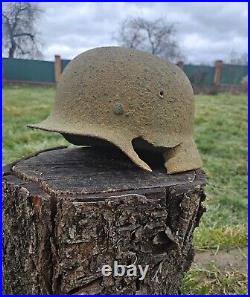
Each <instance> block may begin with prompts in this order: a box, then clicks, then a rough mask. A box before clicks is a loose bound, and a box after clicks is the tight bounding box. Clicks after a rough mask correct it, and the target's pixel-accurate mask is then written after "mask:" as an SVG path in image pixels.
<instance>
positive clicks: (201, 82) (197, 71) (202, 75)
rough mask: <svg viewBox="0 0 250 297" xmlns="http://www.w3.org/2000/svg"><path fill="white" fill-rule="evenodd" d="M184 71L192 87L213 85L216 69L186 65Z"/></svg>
mask: <svg viewBox="0 0 250 297" xmlns="http://www.w3.org/2000/svg"><path fill="white" fill-rule="evenodd" d="M183 71H184V72H185V73H186V75H187V77H188V78H189V80H190V81H191V83H192V85H196V86H210V85H212V83H213V77H214V67H212V66H205V65H191V64H186V65H184V66H183Z"/></svg>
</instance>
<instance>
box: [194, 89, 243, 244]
mask: <svg viewBox="0 0 250 297" xmlns="http://www.w3.org/2000/svg"><path fill="white" fill-rule="evenodd" d="M195 136H196V142H197V145H198V148H199V150H200V152H201V155H202V157H203V161H204V169H205V171H206V174H207V177H208V179H207V187H206V193H207V202H206V205H207V212H206V213H205V215H204V216H203V218H202V221H201V224H200V227H199V228H198V229H197V230H196V231H195V237H194V242H195V246H196V248H201V249H203V248H217V247H221V248H232V247H243V246H246V245H247V96H245V95H240V96H233V95H230V94H220V95H217V96H197V97H196V120H195Z"/></svg>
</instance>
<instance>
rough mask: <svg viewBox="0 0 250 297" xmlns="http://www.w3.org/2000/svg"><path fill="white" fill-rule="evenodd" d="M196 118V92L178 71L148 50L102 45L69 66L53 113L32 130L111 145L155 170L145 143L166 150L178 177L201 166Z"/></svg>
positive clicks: (170, 167) (168, 166)
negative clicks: (142, 147) (143, 154)
mask: <svg viewBox="0 0 250 297" xmlns="http://www.w3.org/2000/svg"><path fill="white" fill-rule="evenodd" d="M193 119H194V95H193V89H192V86H191V84H190V82H189V80H188V78H187V77H186V75H185V74H184V72H183V71H182V70H181V69H179V67H177V66H176V65H174V64H171V63H170V62H167V61H166V60H163V59H161V58H159V57H156V56H153V55H151V54H148V53H146V52H142V51H138V50H134V49H128V48H122V47H101V48H95V49H92V50H89V51H86V52H84V53H82V54H80V55H79V56H77V57H76V58H74V59H73V60H72V61H71V62H70V63H69V64H68V65H67V66H66V68H65V69H64V71H63V73H62V76H61V79H60V81H59V83H58V85H57V89H56V97H55V102H54V106H53V109H52V112H51V114H50V115H49V116H48V118H47V119H46V120H44V121H42V122H41V123H39V124H35V125H29V127H32V128H38V129H42V130H47V131H55V132H59V133H61V134H62V135H63V136H64V137H65V138H66V139H67V140H68V141H69V142H71V143H74V144H78V145H86V144H89V143H96V142H97V143H98V141H99V142H100V143H101V142H103V143H104V142H108V143H112V144H114V145H115V146H117V147H119V148H120V149H121V150H122V151H123V152H124V153H125V154H127V156H128V157H129V158H130V159H131V160H132V161H133V162H134V163H135V164H137V165H138V166H140V167H141V168H143V169H145V170H149V171H151V168H150V167H149V165H148V164H147V163H146V162H145V161H143V160H142V159H141V158H140V157H139V155H138V154H137V152H136V150H135V148H134V145H133V143H135V141H136V140H142V141H141V142H144V143H147V144H149V145H150V147H152V148H161V151H162V154H163V157H164V166H165V168H166V169H167V173H176V172H183V171H187V170H192V169H197V168H200V167H201V166H202V161H201V158H200V155H199V153H198V151H197V148H196V145H195V143H194V139H193ZM93 139H95V140H96V141H93ZM91 140H92V141H91ZM139 142H140V141H139Z"/></svg>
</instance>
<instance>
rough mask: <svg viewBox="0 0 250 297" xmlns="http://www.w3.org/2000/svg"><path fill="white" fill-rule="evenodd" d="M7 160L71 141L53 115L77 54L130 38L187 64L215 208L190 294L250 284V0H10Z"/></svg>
mask: <svg viewBox="0 0 250 297" xmlns="http://www.w3.org/2000/svg"><path fill="white" fill-rule="evenodd" d="M2 33H3V34H2V80H3V107H2V108H3V123H2V124H3V125H2V130H3V144H2V146H3V147H2V149H3V163H4V164H7V163H9V162H11V161H14V160H15V159H17V158H20V157H23V156H25V155H28V154H30V153H33V152H35V151H37V150H42V149H45V148H48V147H53V146H58V145H61V144H63V145H65V144H66V145H68V143H66V141H65V140H64V139H63V138H62V137H61V136H60V135H58V134H56V133H46V132H39V131H33V130H31V129H28V128H26V125H27V124H29V123H37V122H39V121H41V120H43V119H45V118H46V117H47V115H48V114H49V111H50V109H51V105H52V104H53V100H54V95H55V86H56V83H57V82H58V81H59V80H60V77H61V73H62V72H63V69H64V68H65V67H66V65H67V64H68V63H69V62H70V60H71V59H72V58H74V57H75V56H76V55H78V54H80V53H82V52H83V51H86V50H88V49H91V48H94V47H101V46H125V47H130V48H136V49H140V50H143V51H147V52H150V53H152V54H154V55H157V56H159V57H161V58H163V59H167V60H170V61H171V62H173V63H175V64H177V65H178V66H179V67H180V68H181V69H182V70H183V71H184V72H185V73H186V74H187V76H188V78H189V79H190V81H191V83H192V86H193V89H194V91H195V94H196V95H195V102H196V117H195V139H196V143H197V145H198V148H199V150H200V152H201V155H202V157H203V161H204V170H205V171H206V173H207V178H208V180H207V188H206V191H207V201H206V204H207V212H206V213H205V214H204V216H203V218H202V222H201V224H200V227H199V228H198V229H197V230H196V232H195V238H194V244H195V249H196V258H195V263H194V265H193V267H192V268H191V270H190V271H189V272H188V273H187V275H186V277H185V281H184V284H183V293H185V294H246V293H247V258H246V257H247V90H248V3H244V2H241V3H238V2H227V3H225V2H221V3H220V2H216V3H209V2H207V3H199V2H193V3H192V2H191V3H174V2H172V3H160V2H159V3H157V2H156V3H150V2H147V3H135V2H134V3H133V2H132V3H111V2H109V3H76V2H73V3H72V2H68V3H67V2H58V3H46V2H41V3H39V2H38V3H34V2H9V3H2Z"/></svg>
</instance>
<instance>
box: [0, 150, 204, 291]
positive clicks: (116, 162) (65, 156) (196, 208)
mask: <svg viewBox="0 0 250 297" xmlns="http://www.w3.org/2000/svg"><path fill="white" fill-rule="evenodd" d="M204 184H205V176H204V173H203V172H202V171H201V170H195V171H189V172H186V173H181V174H175V175H167V174H166V173H165V171H164V169H163V168H160V167H157V166H156V167H155V168H154V171H153V173H149V172H145V171H143V170H141V169H140V168H137V167H136V166H135V165H134V164H133V163H132V162H131V161H130V160H129V159H128V158H127V157H126V156H124V155H123V154H122V153H121V152H119V151H117V150H113V149H106V150H105V151H102V150H101V149H95V148H74V149H69V148H61V149H53V150H51V151H44V152H38V153H36V154H35V155H33V156H30V157H28V158H25V159H22V160H19V161H16V162H15V163H13V164H11V165H9V166H7V167H5V169H4V176H3V292H4V294H67V295H74V294H178V293H180V287H181V281H182V278H183V274H184V272H186V271H187V270H188V269H189V267H190V265H191V263H192V260H193V247H192V234H193V231H194V228H195V227H196V226H198V223H199V220H200V217H201V215H202V213H203V211H204V207H203V206H202V201H203V200H204V198H205V195H204ZM114 261H117V262H118V263H119V264H123V265H131V264H133V263H134V264H135V265H142V267H145V265H149V269H148V273H147V274H146V277H145V279H144V280H139V277H138V276H124V277H118V276H117V277H114V276H113V274H112V275H110V276H103V275H102V273H101V268H102V266H103V265H107V264H109V265H110V266H111V267H113V264H114Z"/></svg>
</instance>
